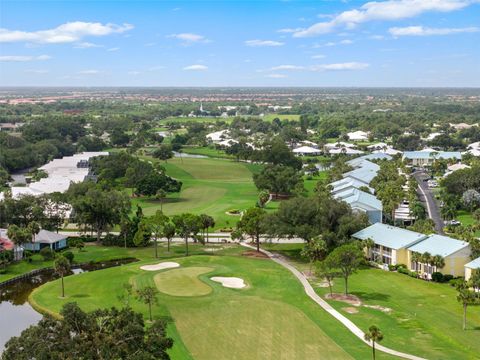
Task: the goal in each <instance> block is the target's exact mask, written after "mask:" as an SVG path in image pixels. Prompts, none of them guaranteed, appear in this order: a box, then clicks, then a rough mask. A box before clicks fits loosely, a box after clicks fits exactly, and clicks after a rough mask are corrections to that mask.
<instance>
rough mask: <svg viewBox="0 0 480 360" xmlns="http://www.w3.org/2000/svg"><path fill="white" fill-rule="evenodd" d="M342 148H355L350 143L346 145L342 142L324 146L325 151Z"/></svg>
mask: <svg viewBox="0 0 480 360" xmlns="http://www.w3.org/2000/svg"><path fill="white" fill-rule="evenodd" d="M342 147H346V148H351V149H354V148H356V147H357V146H356V145H355V144H350V143H346V142H343V141H338V142H336V143H329V144H325V148H326V149H335V148H336V149H341V148H342Z"/></svg>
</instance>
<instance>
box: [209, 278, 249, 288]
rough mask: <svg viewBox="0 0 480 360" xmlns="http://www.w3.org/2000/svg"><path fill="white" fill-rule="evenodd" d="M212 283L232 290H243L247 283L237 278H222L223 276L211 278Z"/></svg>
mask: <svg viewBox="0 0 480 360" xmlns="http://www.w3.org/2000/svg"><path fill="white" fill-rule="evenodd" d="M210 279H211V280H212V281H215V282H218V283H221V284H222V285H223V287H226V288H231V289H243V288H244V287H245V286H247V285H246V284H245V282H244V281H243V279H240V278H237V277H222V276H214V277H212V278H210Z"/></svg>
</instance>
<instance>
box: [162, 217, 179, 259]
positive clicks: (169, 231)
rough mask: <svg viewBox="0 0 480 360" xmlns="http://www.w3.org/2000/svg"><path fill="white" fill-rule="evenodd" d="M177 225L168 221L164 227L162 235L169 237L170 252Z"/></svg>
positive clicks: (168, 249)
mask: <svg viewBox="0 0 480 360" xmlns="http://www.w3.org/2000/svg"><path fill="white" fill-rule="evenodd" d="M175 231H176V229H175V225H174V224H172V223H171V222H168V223H166V224H165V226H164V227H163V233H162V236H163V237H164V238H165V239H167V251H168V252H170V242H171V241H172V239H173V237H174V236H175Z"/></svg>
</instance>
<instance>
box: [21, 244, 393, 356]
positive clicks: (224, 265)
mask: <svg viewBox="0 0 480 360" xmlns="http://www.w3.org/2000/svg"><path fill="white" fill-rule="evenodd" d="M210 247H212V245H210ZM174 248H181V247H180V246H175V247H174ZM149 250H151V249H149ZM175 251H176V249H175ZM193 253H195V254H197V255H193V256H190V257H178V255H176V254H174V253H172V258H169V259H168V261H169V262H176V263H178V264H179V265H180V266H179V267H176V268H172V269H163V270H158V271H145V270H142V269H140V267H141V266H142V265H145V264H157V263H159V262H162V261H165V259H166V258H167V257H168V254H167V253H166V251H165V249H164V248H163V250H162V251H161V257H162V259H161V260H153V259H152V258H151V253H148V254H147V253H146V252H145V249H144V250H143V251H142V252H139V253H138V254H137V255H138V256H137V257H138V258H141V257H142V256H145V257H144V258H143V260H142V261H140V262H137V263H132V264H129V265H124V266H121V267H117V268H110V269H106V270H100V271H96V272H90V273H83V274H80V275H76V276H72V277H68V278H66V279H65V291H66V292H65V294H66V296H65V298H61V297H59V295H60V282H59V281H53V282H50V283H47V284H45V285H43V286H41V287H40V288H38V289H37V290H36V291H34V292H33V293H32V295H31V297H30V301H31V303H32V305H33V306H34V307H35V308H36V309H38V310H40V311H42V312H44V313H50V314H53V315H57V314H58V312H59V311H60V309H61V307H62V306H63V304H65V303H68V302H72V301H74V302H77V303H78V304H79V305H80V307H81V308H83V309H84V310H88V311H89V310H94V309H96V308H108V307H111V306H122V304H124V302H123V303H122V302H121V300H120V299H121V296H122V294H123V293H124V291H125V290H124V288H123V285H124V284H127V283H129V284H131V285H133V288H134V289H139V288H142V287H144V286H153V287H155V289H157V290H158V294H157V300H158V303H157V304H156V305H154V306H153V318H154V319H158V318H161V317H165V316H167V317H171V318H172V319H173V320H172V322H171V323H170V325H169V327H168V333H169V336H171V337H172V338H173V339H174V341H175V343H174V347H173V348H172V349H171V351H170V355H171V357H172V359H199V360H201V359H212V358H215V359H318V358H322V359H353V358H356V359H359V358H362V359H364V358H368V357H369V356H370V354H371V351H370V349H369V348H368V346H366V345H364V344H363V343H362V342H361V341H360V340H359V339H357V338H355V337H354V336H352V334H351V333H350V332H349V331H348V330H347V329H346V328H344V327H343V326H341V325H340V324H339V323H338V322H336V320H334V319H333V318H332V317H331V316H330V315H329V314H327V313H326V312H325V311H323V310H322V309H321V308H319V307H318V305H316V304H315V303H313V302H312V301H311V300H310V299H309V298H308V297H307V296H306V295H305V294H304V292H303V288H302V286H301V284H300V283H299V282H298V281H297V279H296V278H295V277H293V275H292V274H291V273H290V272H289V271H288V270H286V269H284V268H283V267H281V266H280V265H278V264H276V263H274V262H272V261H271V260H269V259H266V258H256V257H255V258H251V257H249V256H245V249H244V248H243V247H240V246H237V245H228V246H227V245H223V246H219V245H217V247H216V248H215V251H214V254H215V255H201V254H202V248H201V247H198V246H195V247H194V249H193ZM204 253H205V252H204ZM147 258H148V259H147ZM215 276H220V277H237V278H240V279H242V280H243V281H244V282H245V284H246V286H245V287H244V288H241V289H232V288H227V287H224V286H223V285H222V283H219V282H215V281H212V280H211V278H212V277H215ZM129 305H130V306H131V307H132V308H133V309H134V310H135V311H139V312H142V313H143V314H144V316H145V318H148V306H147V305H145V304H144V303H142V302H140V301H138V300H137V299H136V298H135V297H134V296H132V297H131V298H130V299H129ZM379 357H380V358H381V359H389V358H393V357H390V356H388V355H385V354H380V356H379Z"/></svg>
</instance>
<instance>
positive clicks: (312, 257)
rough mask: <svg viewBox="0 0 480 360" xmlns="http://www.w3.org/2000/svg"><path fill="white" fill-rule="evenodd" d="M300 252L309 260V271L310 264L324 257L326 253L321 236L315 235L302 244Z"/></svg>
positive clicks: (325, 246)
mask: <svg viewBox="0 0 480 360" xmlns="http://www.w3.org/2000/svg"><path fill="white" fill-rule="evenodd" d="M300 254H301V255H302V256H303V257H305V258H307V259H308V260H309V262H310V272H311V271H312V264H313V263H314V262H316V261H320V260H322V259H324V258H325V256H326V254H327V244H326V243H325V241H324V240H323V239H322V238H321V237H319V236H317V237H315V238H313V239H312V240H311V241H309V242H307V243H306V244H305V245H304V247H303V249H302V251H301V253H300Z"/></svg>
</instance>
